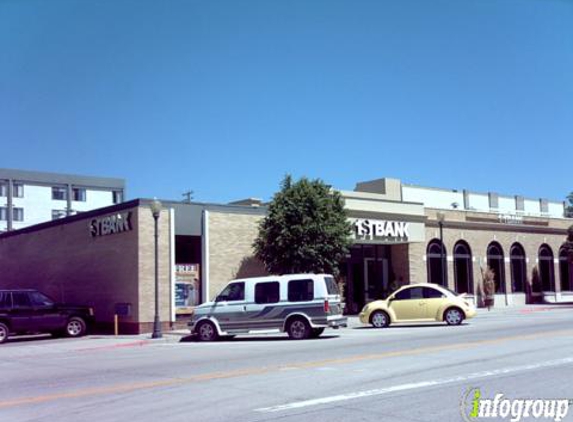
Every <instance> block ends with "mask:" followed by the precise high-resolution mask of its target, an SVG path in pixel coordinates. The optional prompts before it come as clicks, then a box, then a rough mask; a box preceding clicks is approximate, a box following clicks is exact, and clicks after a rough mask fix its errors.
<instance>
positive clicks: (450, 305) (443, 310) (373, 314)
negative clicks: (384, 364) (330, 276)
mask: <svg viewBox="0 0 573 422" xmlns="http://www.w3.org/2000/svg"><path fill="white" fill-rule="evenodd" d="M475 314H476V309H475V306H474V305H473V304H472V303H470V302H469V301H467V300H466V299H465V295H463V294H462V295H458V294H457V293H456V292H454V291H452V290H450V289H446V288H444V287H442V286H439V285H437V284H430V283H420V284H408V285H406V286H403V287H400V288H399V289H398V290H396V291H395V292H394V293H392V294H391V295H390V296H389V297H388V299H386V300H376V301H374V302H370V303H368V304H367V305H366V306H364V308H363V309H362V312H360V315H359V317H360V322H362V323H363V324H372V325H373V326H374V327H375V328H384V327H387V326H388V325H390V323H394V322H426V321H428V322H429V321H445V322H446V323H447V324H448V325H459V324H461V323H462V321H463V320H464V319H468V318H472V317H473V316H475Z"/></svg>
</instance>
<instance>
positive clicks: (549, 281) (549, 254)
mask: <svg viewBox="0 0 573 422" xmlns="http://www.w3.org/2000/svg"><path fill="white" fill-rule="evenodd" d="M539 276H540V277H541V286H542V287H543V291H544V292H554V291H555V274H554V270H553V251H552V250H551V248H550V247H549V246H548V245H542V246H541V247H540V248H539Z"/></svg>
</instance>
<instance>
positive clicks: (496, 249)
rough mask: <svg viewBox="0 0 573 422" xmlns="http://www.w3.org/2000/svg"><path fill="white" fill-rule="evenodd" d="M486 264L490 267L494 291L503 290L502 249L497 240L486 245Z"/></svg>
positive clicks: (503, 268) (499, 291) (502, 291)
mask: <svg viewBox="0 0 573 422" xmlns="http://www.w3.org/2000/svg"><path fill="white" fill-rule="evenodd" d="M487 265H488V266H489V267H490V268H491V269H492V271H493V274H494V280H495V292H496V293H504V292H505V267H504V263H503V249H502V248H501V245H500V244H499V243H497V242H492V243H490V244H489V246H488V247H487Z"/></svg>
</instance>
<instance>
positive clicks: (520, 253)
mask: <svg viewBox="0 0 573 422" xmlns="http://www.w3.org/2000/svg"><path fill="white" fill-rule="evenodd" d="M509 257H510V262H511V290H512V291H514V292H525V274H526V273H527V269H526V265H525V250H524V249H523V246H521V245H520V244H519V243H514V244H513V245H511V249H510V250H509Z"/></svg>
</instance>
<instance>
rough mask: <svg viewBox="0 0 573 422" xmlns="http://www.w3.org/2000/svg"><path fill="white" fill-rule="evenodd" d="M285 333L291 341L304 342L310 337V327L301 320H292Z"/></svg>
mask: <svg viewBox="0 0 573 422" xmlns="http://www.w3.org/2000/svg"><path fill="white" fill-rule="evenodd" d="M287 332H288V336H289V337H290V338H291V339H292V340H304V339H307V338H309V337H310V333H311V331H310V325H309V323H308V322H307V321H306V320H305V319H303V318H294V319H292V320H291V321H290V322H289V324H288V328H287Z"/></svg>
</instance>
